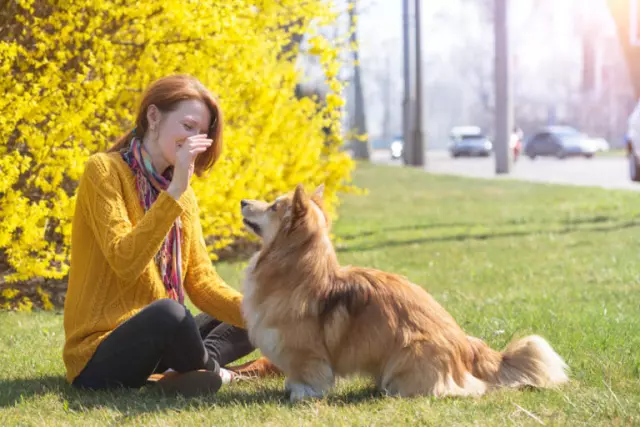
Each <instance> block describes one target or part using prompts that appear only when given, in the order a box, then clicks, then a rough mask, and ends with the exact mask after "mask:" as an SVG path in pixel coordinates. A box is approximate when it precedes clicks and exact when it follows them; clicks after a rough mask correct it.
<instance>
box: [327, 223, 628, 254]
mask: <svg viewBox="0 0 640 427" xmlns="http://www.w3.org/2000/svg"><path fill="white" fill-rule="evenodd" d="M605 221H606V220H600V219H597V220H594V219H591V220H572V221H567V222H563V224H564V225H565V226H564V228H563V229H555V230H553V229H532V230H522V231H507V232H499V231H492V232H487V233H462V234H454V235H450V236H430V237H421V238H417V239H408V240H386V241H382V242H372V243H371V242H369V243H364V244H360V245H354V246H345V247H340V248H336V251H337V252H362V251H370V250H377V249H383V248H392V247H398V246H408V245H415V244H428V243H439V242H464V241H471V240H492V239H502V238H509V237H527V236H534V235H539V234H545V233H553V234H558V235H563V234H571V233H578V232H591V233H594V232H596V233H598V232H599V233H605V232H610V231H617V230H624V229H628V228H635V227H638V226H640V221H629V222H624V223H617V224H612V225H606V226H605V225H603V226H598V227H581V226H580V225H582V224H595V223H602V222H605Z"/></svg>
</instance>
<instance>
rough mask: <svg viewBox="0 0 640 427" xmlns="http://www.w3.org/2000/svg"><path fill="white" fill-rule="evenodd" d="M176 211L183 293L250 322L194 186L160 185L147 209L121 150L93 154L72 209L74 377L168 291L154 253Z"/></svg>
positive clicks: (69, 345) (222, 314) (223, 315)
mask: <svg viewBox="0 0 640 427" xmlns="http://www.w3.org/2000/svg"><path fill="white" fill-rule="evenodd" d="M178 216H180V218H181V221H182V227H183V232H182V239H183V240H182V246H181V248H182V274H183V277H182V278H183V284H184V288H185V292H186V294H187V295H188V296H189V298H190V299H191V301H192V302H193V303H194V304H195V305H196V306H197V307H198V308H199V309H201V310H202V311H204V312H206V313H208V314H210V315H212V316H214V317H215V318H217V319H219V320H221V321H224V322H228V323H231V324H233V325H236V326H240V327H245V326H244V320H243V318H242V314H241V311H240V303H241V300H242V295H241V294H240V293H238V292H237V291H235V290H234V289H232V288H230V287H229V286H227V285H226V284H225V283H224V282H223V281H222V279H221V278H220V277H219V276H218V274H217V273H216V271H215V270H214V268H213V266H212V264H211V261H210V259H209V256H208V253H207V249H206V245H205V242H204V238H203V236H202V228H201V226H200V221H199V218H198V205H197V202H196V198H195V195H194V193H193V191H192V190H191V189H190V190H189V191H187V192H185V194H184V195H183V196H182V197H181V198H180V200H179V201H176V200H175V199H174V198H172V197H171V196H170V195H169V194H168V193H165V192H161V193H160V195H159V196H158V199H157V200H156V201H155V202H154V204H153V205H152V206H151V208H150V209H149V210H148V211H147V212H146V213H145V212H144V210H143V208H142V206H141V205H140V201H139V199H138V194H137V190H136V184H135V177H134V175H133V173H132V171H131V169H130V168H129V166H128V165H127V164H126V163H125V162H124V160H122V158H121V156H120V154H119V153H98V154H94V155H92V156H91V157H90V158H89V160H88V161H87V163H86V167H85V171H84V174H83V176H82V178H81V179H80V185H79V187H78V193H77V201H76V211H75V215H74V217H73V231H72V237H71V269H70V273H69V286H68V290H67V296H66V300H65V305H64V330H65V344H64V351H63V359H64V363H65V366H66V369H67V380H68V381H69V382H72V381H73V380H74V379H75V377H76V376H78V374H80V372H81V371H82V369H83V368H84V367H85V365H86V364H87V362H88V361H89V359H90V358H91V356H92V355H93V353H94V352H95V350H96V348H97V347H98V345H99V344H100V343H101V342H102V341H103V340H104V339H105V338H106V337H107V336H108V335H109V333H110V332H111V331H113V330H114V329H115V328H116V327H117V326H118V325H120V324H121V323H122V322H124V321H125V320H127V319H129V318H130V317H131V316H133V315H134V314H136V313H137V312H139V311H140V310H141V309H142V308H144V307H145V306H147V305H149V304H150V303H152V302H154V301H156V300H158V299H161V298H167V294H166V291H165V287H164V284H163V283H162V279H161V277H160V273H159V270H158V268H157V266H156V264H155V262H154V256H155V254H156V253H157V252H158V250H159V249H160V247H161V245H162V242H163V240H164V238H165V236H166V235H167V234H168V232H169V231H170V230H171V226H172V225H173V223H174V221H175V220H176V219H177V218H178Z"/></svg>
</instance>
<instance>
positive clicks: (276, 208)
mask: <svg viewBox="0 0 640 427" xmlns="http://www.w3.org/2000/svg"><path fill="white" fill-rule="evenodd" d="M271 210H272V211H274V212H275V211H277V210H278V204H277V203H274V204H272V205H271Z"/></svg>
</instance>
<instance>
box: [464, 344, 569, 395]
mask: <svg viewBox="0 0 640 427" xmlns="http://www.w3.org/2000/svg"><path fill="white" fill-rule="evenodd" d="M469 342H470V343H471V347H472V348H473V353H474V360H473V372H472V373H473V376H474V377H476V378H480V379H481V380H483V381H485V382H487V383H488V384H489V385H490V386H494V387H510V388H520V387H525V386H531V387H538V388H542V387H554V386H556V385H558V384H562V383H564V382H567V381H568V380H569V377H568V376H567V372H566V371H567V369H568V367H567V365H566V363H565V362H564V360H562V358H561V357H560V356H559V355H558V353H556V352H555V351H554V350H553V349H552V348H551V346H550V345H549V343H548V342H547V341H546V340H545V339H544V338H542V337H539V336H537V335H531V336H528V337H525V338H522V339H518V340H515V341H512V342H511V343H510V344H509V345H508V346H507V349H506V350H505V351H504V352H502V353H500V352H497V351H495V350H493V349H491V348H490V347H489V346H488V345H487V344H486V343H485V342H484V341H482V340H481V339H479V338H474V337H469Z"/></svg>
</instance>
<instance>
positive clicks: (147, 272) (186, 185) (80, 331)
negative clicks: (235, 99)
mask: <svg viewBox="0 0 640 427" xmlns="http://www.w3.org/2000/svg"><path fill="white" fill-rule="evenodd" d="M221 150H222V115H221V112H220V108H219V107H218V105H217V103H216V101H215V99H214V98H213V96H212V95H211V94H210V93H209V91H208V90H207V89H206V88H205V87H204V86H203V85H202V84H201V83H200V82H199V81H198V80H197V79H195V78H193V77H191V76H185V75H174V76H170V77H165V78H162V79H160V80H158V81H156V82H154V83H153V84H152V85H151V86H150V87H149V88H148V89H147V91H146V92H145V94H144V96H143V99H142V103H141V105H140V108H139V111H138V115H137V118H136V126H135V128H134V129H133V130H132V131H130V132H128V133H127V134H126V135H124V136H123V137H122V138H120V140H119V141H118V142H117V143H116V144H115V145H114V146H113V147H112V148H111V149H109V150H108V152H106V153H98V154H94V155H92V156H91V157H90V158H89V160H88V161H87V163H86V168H85V171H84V174H83V176H82V178H81V180H80V184H79V187H78V193H77V202H76V211H75V214H74V218H73V230H72V241H71V269H70V275H69V286H68V291H67V296H66V301H65V307H64V328H65V338H66V341H65V345H64V352H63V359H64V362H65V366H66V369H67V379H68V381H69V382H71V383H72V384H73V385H74V386H77V387H82V388H88V389H106V388H112V387H117V386H124V387H136V388H137V387H141V386H143V385H145V384H147V381H148V378H149V377H150V376H151V375H152V374H154V373H162V372H165V371H175V372H176V373H175V374H173V375H165V376H163V378H162V379H161V380H160V381H158V382H157V384H158V385H159V386H162V388H163V390H165V391H170V392H180V393H182V394H185V395H192V394H197V393H200V392H207V391H209V392H211V391H217V390H218V389H219V387H220V385H221V383H223V382H226V381H229V380H231V379H232V378H233V374H232V373H231V372H230V371H227V370H225V369H223V368H220V366H225V365H226V364H228V363H230V362H232V361H233V360H236V359H238V358H240V357H242V356H244V355H246V354H248V353H250V352H251V351H253V347H252V346H251V344H250V343H249V340H248V337H247V333H246V331H245V330H244V329H242V328H243V326H244V321H243V318H242V315H241V312H240V302H241V299H242V295H241V294H240V293H238V292H237V291H235V290H234V289H232V288H230V287H229V286H227V285H226V284H225V283H224V282H223V281H222V280H221V278H220V277H219V276H218V275H217V274H216V272H215V270H214V268H213V267H212V265H211V261H210V259H209V256H208V253H207V249H206V246H205V243H204V238H203V235H202V228H201V226H200V223H199V220H198V207H197V202H196V198H195V196H194V193H193V190H192V189H191V188H190V181H191V177H192V175H193V174H194V173H195V174H196V175H199V176H200V175H201V174H203V173H204V172H205V171H207V170H208V169H210V168H211V167H212V166H213V165H214V164H215V163H216V160H217V159H218V157H219V156H220V152H221ZM185 293H186V294H187V295H188V296H189V297H190V299H191V300H192V301H193V303H194V304H195V305H196V306H197V307H198V308H200V309H201V310H202V311H203V312H204V313H206V314H204V313H203V314H200V315H198V316H196V317H195V318H194V317H192V315H191V313H190V312H189V310H188V309H186V308H185V306H184V304H183V303H184V297H185Z"/></svg>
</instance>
